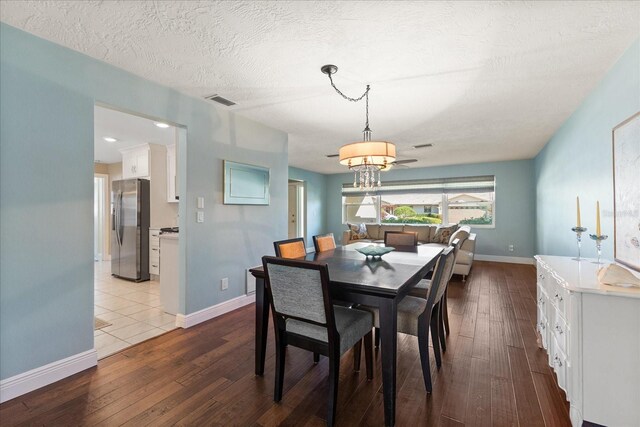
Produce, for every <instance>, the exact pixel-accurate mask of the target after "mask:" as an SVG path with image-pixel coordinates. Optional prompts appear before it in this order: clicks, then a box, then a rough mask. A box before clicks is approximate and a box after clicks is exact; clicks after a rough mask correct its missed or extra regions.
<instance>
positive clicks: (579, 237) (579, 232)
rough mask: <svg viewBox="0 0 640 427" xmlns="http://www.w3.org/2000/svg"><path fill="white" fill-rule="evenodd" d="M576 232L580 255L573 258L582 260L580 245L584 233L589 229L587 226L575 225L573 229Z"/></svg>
mask: <svg viewBox="0 0 640 427" xmlns="http://www.w3.org/2000/svg"><path fill="white" fill-rule="evenodd" d="M571 231H573V232H574V233H576V243H577V244H578V256H577V257H576V258H571V259H573V260H575V261H580V259H581V258H580V247H581V246H582V233H584V232H585V231H587V227H580V226H577V225H576V226H575V227H573V228H572V229H571Z"/></svg>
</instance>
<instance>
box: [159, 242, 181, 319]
mask: <svg viewBox="0 0 640 427" xmlns="http://www.w3.org/2000/svg"><path fill="white" fill-rule="evenodd" d="M178 239H179V234H178V233H165V234H162V235H161V236H160V249H161V250H162V273H161V274H160V302H161V303H162V309H163V310H164V312H165V313H169V314H177V313H178V305H179V304H178V302H179V300H180V295H179V294H180V292H179V286H178V284H179V274H178Z"/></svg>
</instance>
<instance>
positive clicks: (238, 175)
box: [223, 160, 270, 205]
mask: <svg viewBox="0 0 640 427" xmlns="http://www.w3.org/2000/svg"><path fill="white" fill-rule="evenodd" d="M269 175H270V174H269V168H265V167H262V166H254V165H246V164H243V163H236V162H230V161H228V160H224V199H223V203H224V204H225V205H268V204H269V179H270V177H269Z"/></svg>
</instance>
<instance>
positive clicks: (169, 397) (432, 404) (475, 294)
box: [0, 262, 570, 427]
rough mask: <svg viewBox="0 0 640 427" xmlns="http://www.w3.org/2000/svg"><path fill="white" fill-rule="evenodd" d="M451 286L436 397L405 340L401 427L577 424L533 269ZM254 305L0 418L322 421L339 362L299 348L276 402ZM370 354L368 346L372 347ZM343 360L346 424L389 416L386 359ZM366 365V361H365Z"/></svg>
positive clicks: (155, 342)
mask: <svg viewBox="0 0 640 427" xmlns="http://www.w3.org/2000/svg"><path fill="white" fill-rule="evenodd" d="M456 279H459V278H458V277H457V276H455V277H454V281H453V282H452V283H451V285H450V288H449V289H450V290H449V310H450V315H449V319H450V322H451V335H450V336H449V338H448V341H447V346H448V351H447V352H446V353H445V355H444V361H443V366H442V369H441V370H440V371H437V370H436V368H435V362H434V360H433V357H431V361H432V369H431V370H432V376H433V380H434V386H433V394H431V395H427V394H426V393H425V389H424V385H423V383H422V374H421V371H420V361H419V357H418V349H417V339H416V338H415V337H411V336H405V335H400V337H399V341H398V380H397V384H398V395H397V410H396V414H397V417H396V424H397V425H398V426H412V427H413V426H426V425H433V426H436V425H439V426H462V425H466V426H509V425H522V426H531V425H547V426H562V425H570V421H569V415H568V404H567V403H566V401H565V399H564V393H563V392H562V391H561V390H560V389H559V388H558V386H557V383H556V380H555V377H554V376H553V373H552V372H551V370H550V369H549V367H548V366H547V363H546V353H545V351H544V350H542V349H540V348H539V347H538V344H537V336H536V332H535V322H536V304H535V270H534V268H533V266H525V265H515V264H500V263H489V262H476V263H475V264H474V267H473V272H472V274H471V275H470V276H469V277H468V280H467V282H466V284H465V283H462V282H460V281H455V280H456ZM253 326H254V309H253V306H248V307H245V308H242V309H239V310H236V311H234V312H232V313H229V314H227V315H224V316H221V317H219V318H216V319H214V320H211V321H209V322H206V323H203V324H201V325H198V326H196V327H193V328H191V329H188V330H176V331H172V332H169V333H167V334H165V335H162V336H160V337H157V338H154V339H151V340H149V341H146V342H143V343H141V344H139V345H136V346H134V347H132V348H129V349H127V350H125V351H123V352H121V353H118V354H116V355H113V356H111V357H108V358H106V359H103V360H101V361H100V362H99V364H98V367H97V368H92V369H89V370H87V371H84V372H81V373H79V374H77V375H74V376H72V377H69V378H66V379H64V380H62V381H59V382H57V383H55V384H52V385H50V386H47V387H45V388H42V389H40V390H36V391H34V392H32V393H29V394H26V395H24V396H21V397H18V398H16V399H14V400H11V401H9V402H5V403H4V404H2V405H0V424H2V425H3V426H10V425H59V426H76V425H104V426H116V425H127V426H145V425H153V426H162V425H181V426H189V425H192V426H196V425H197V426H199V425H219V426H275V425H283V426H285V425H286V426H321V425H324V424H325V421H324V418H325V412H326V402H327V394H328V384H327V375H328V364H327V360H326V359H323V360H321V362H320V363H319V364H318V365H316V366H314V365H313V363H312V355H311V354H310V353H307V352H304V351H302V350H299V349H296V348H289V349H288V350H287V351H288V353H287V368H286V375H285V394H284V396H283V399H282V402H281V403H280V404H275V403H273V401H272V397H273V381H274V378H273V376H274V357H273V356H274V348H273V333H272V330H271V329H270V331H269V333H270V336H269V338H270V342H269V347H268V349H267V354H268V358H267V363H266V369H265V376H264V377H256V376H254V374H253V368H254V329H253ZM363 353H364V352H363ZM352 359H353V356H352V354H351V352H349V353H347V354H346V355H345V356H344V357H343V360H342V366H341V374H340V377H341V378H340V391H339V406H338V416H337V423H338V425H343V426H358V425H359V426H379V425H382V424H383V421H384V417H383V408H382V392H381V387H382V386H381V379H380V363H379V355H378V354H376V362H377V363H376V371H375V377H374V380H373V381H367V380H366V378H365V373H364V368H363V369H362V371H361V372H360V373H354V372H353V370H352V363H353V360H352ZM362 366H364V363H362Z"/></svg>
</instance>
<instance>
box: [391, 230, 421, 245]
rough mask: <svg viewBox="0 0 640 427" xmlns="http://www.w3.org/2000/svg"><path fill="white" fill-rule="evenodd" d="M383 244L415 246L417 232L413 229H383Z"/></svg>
mask: <svg viewBox="0 0 640 427" xmlns="http://www.w3.org/2000/svg"><path fill="white" fill-rule="evenodd" d="M384 244H385V246H416V245H417V244H418V233H416V232H414V231H385V232H384Z"/></svg>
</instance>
